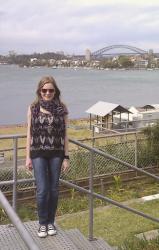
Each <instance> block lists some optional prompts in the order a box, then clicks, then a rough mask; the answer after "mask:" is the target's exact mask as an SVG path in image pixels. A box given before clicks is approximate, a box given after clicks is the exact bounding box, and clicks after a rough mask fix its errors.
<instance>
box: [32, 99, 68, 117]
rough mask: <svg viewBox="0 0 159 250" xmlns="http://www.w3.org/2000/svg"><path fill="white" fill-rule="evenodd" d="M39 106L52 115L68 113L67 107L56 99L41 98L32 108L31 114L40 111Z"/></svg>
mask: <svg viewBox="0 0 159 250" xmlns="http://www.w3.org/2000/svg"><path fill="white" fill-rule="evenodd" d="M40 107H42V108H43V109H45V110H47V111H48V112H50V113H51V114H52V115H60V116H61V115H66V114H68V111H67V108H66V107H65V106H64V105H63V104H62V103H61V102H60V101H59V100H57V99H55V100H54V99H53V100H51V101H45V100H43V99H41V100H40V101H39V102H38V103H37V104H35V105H34V106H33V108H32V113H33V116H37V114H38V113H39V112H40Z"/></svg>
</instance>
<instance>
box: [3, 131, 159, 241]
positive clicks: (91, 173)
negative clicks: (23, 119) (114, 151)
mask: <svg viewBox="0 0 159 250" xmlns="http://www.w3.org/2000/svg"><path fill="white" fill-rule="evenodd" d="M2 137H3V138H2ZM24 137H26V135H20V136H19V135H14V136H12V135H9V136H6V135H5V136H0V139H11V138H13V140H17V139H18V138H24ZM69 142H71V143H73V144H75V145H78V146H80V147H82V148H85V149H87V150H88V151H89V152H90V163H89V190H87V189H85V188H82V187H79V186H77V185H75V184H73V183H71V182H68V181H65V180H62V179H60V182H61V183H63V184H64V185H67V186H69V187H73V188H75V189H77V190H78V191H80V192H83V193H86V194H88V195H89V240H93V198H94V197H96V198H98V199H100V200H104V201H107V202H109V203H111V204H113V205H115V206H117V207H120V208H123V209H126V210H128V211H130V212H133V213H135V214H138V215H140V216H142V217H144V218H147V219H150V220H152V221H155V222H159V219H157V218H154V217H153V216H150V215H147V214H145V213H142V212H140V211H138V210H136V209H133V208H130V207H128V206H125V205H123V204H121V203H120V202H117V201H114V200H112V199H110V198H108V197H105V196H103V195H100V194H97V193H95V192H93V164H94V161H93V157H94V155H95V154H98V155H101V156H103V157H104V158H107V159H110V160H112V161H115V162H118V163H120V164H123V165H124V166H126V167H128V168H132V169H134V170H136V171H138V172H141V173H143V174H145V175H147V176H150V177H152V178H154V179H156V180H157V181H159V177H158V176H156V175H154V174H151V173H149V172H147V171H145V170H143V169H140V168H138V167H137V166H133V165H131V164H129V163H127V162H124V161H122V160H120V159H118V158H116V157H114V156H112V155H110V154H108V153H106V152H103V151H100V150H98V149H96V148H93V147H90V146H88V145H86V144H83V143H81V142H79V141H77V140H73V139H69ZM15 147H17V143H14V152H15V153H14V158H13V159H14V162H15V164H14V168H15V169H14V170H13V171H15V170H16V168H17V154H16V149H15ZM15 176H16V175H15ZM29 180H31V181H34V180H35V179H34V178H32V179H28V181H29ZM19 181H21V182H24V181H26V180H25V179H24V180H13V181H11V182H8V184H13V185H15V187H16V185H17V183H18V182H19ZM0 183H1V182H0ZM3 183H4V182H3ZM14 192H16V188H14ZM13 199H15V201H14V202H15V203H14V202H13V203H14V204H16V194H13ZM0 202H1V201H0ZM15 209H16V206H15Z"/></svg>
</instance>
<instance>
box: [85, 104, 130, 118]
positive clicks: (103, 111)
mask: <svg viewBox="0 0 159 250" xmlns="http://www.w3.org/2000/svg"><path fill="white" fill-rule="evenodd" d="M113 110H116V111H118V112H129V113H131V112H130V111H128V110H127V109H125V108H124V107H122V106H121V105H119V104H114V103H110V102H103V101H99V102H97V103H96V104H94V105H93V106H92V107H90V108H89V109H88V110H86V113H89V114H93V115H99V116H106V115H107V114H109V113H110V112H111V111H113Z"/></svg>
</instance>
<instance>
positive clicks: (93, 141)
mask: <svg viewBox="0 0 159 250" xmlns="http://www.w3.org/2000/svg"><path fill="white" fill-rule="evenodd" d="M94 137H95V125H93V126H92V147H93V148H94V145H95V138H94Z"/></svg>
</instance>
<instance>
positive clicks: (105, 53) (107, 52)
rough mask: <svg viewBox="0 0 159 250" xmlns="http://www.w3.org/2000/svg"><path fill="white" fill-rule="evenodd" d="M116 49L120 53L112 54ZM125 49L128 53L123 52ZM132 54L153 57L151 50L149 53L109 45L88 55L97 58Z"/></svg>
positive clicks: (125, 46) (134, 48)
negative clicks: (120, 50)
mask: <svg viewBox="0 0 159 250" xmlns="http://www.w3.org/2000/svg"><path fill="white" fill-rule="evenodd" d="M116 49H122V52H112V50H113V51H114V50H116ZM125 49H126V50H128V52H124V50H125ZM133 54H136V55H142V56H150V55H153V50H152V49H150V50H149V51H146V50H143V49H140V48H137V47H134V46H130V45H111V46H107V47H104V48H102V49H99V50H97V51H95V52H92V53H90V56H91V58H99V57H104V56H110V55H133Z"/></svg>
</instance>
